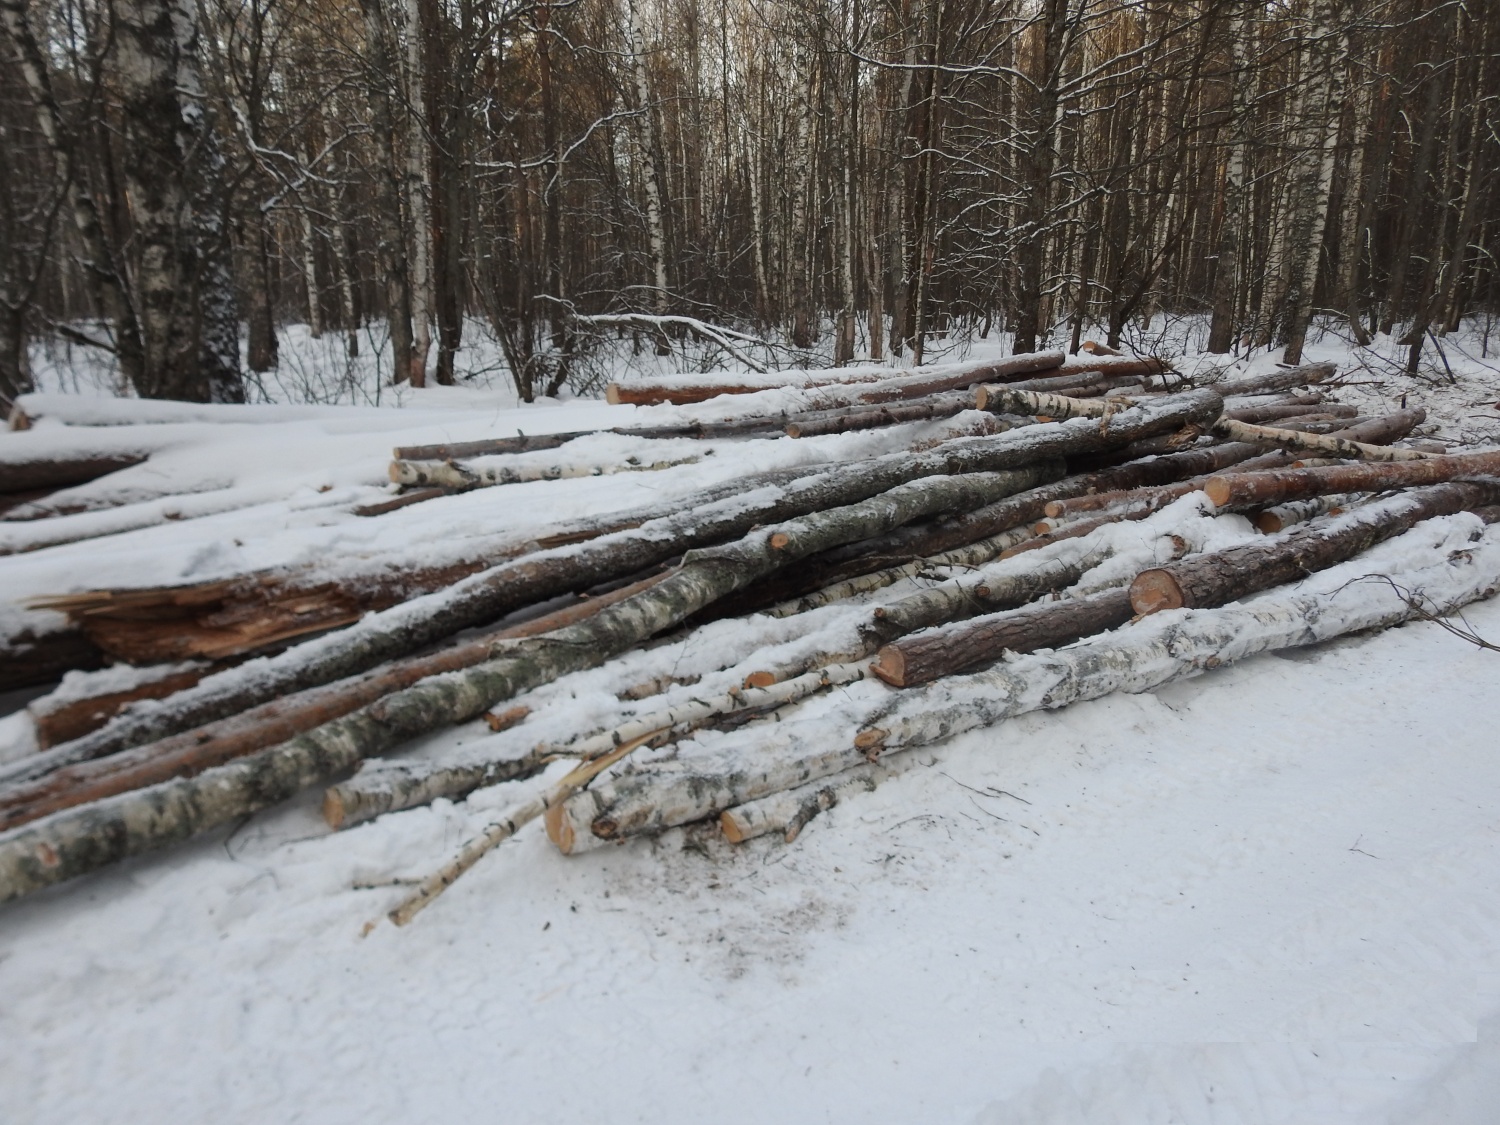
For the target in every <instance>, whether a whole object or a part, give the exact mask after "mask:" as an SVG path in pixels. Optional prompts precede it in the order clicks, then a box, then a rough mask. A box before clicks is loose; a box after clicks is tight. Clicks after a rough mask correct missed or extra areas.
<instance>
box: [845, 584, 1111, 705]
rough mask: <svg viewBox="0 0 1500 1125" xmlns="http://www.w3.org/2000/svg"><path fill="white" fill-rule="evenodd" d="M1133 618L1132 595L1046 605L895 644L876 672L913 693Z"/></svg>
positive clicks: (875, 666)
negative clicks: (920, 687) (946, 678)
mask: <svg viewBox="0 0 1500 1125" xmlns="http://www.w3.org/2000/svg"><path fill="white" fill-rule="evenodd" d="M1133 613H1134V610H1132V609H1131V606H1130V593H1129V591H1127V590H1109V591H1107V592H1105V593H1102V594H1095V595H1093V596H1092V597H1088V598H1067V599H1063V600H1062V601H1055V602H1043V603H1041V604H1040V605H1034V606H1027V607H1025V608H1024V609H1017V610H1012V611H1010V612H1008V613H998V614H993V615H991V616H989V617H981V618H979V619H978V620H975V621H966V622H964V623H963V624H960V625H949V626H946V627H944V628H939V629H933V630H930V631H928V632H925V633H922V634H920V635H918V636H915V637H908V638H906V639H905V640H900V641H893V642H892V643H891V644H888V645H885V646H884V647H883V648H881V650H880V653H879V655H877V656H876V658H875V663H874V664H872V665H871V666H870V667H871V669H872V670H873V671H874V673H875V674H876V675H877V676H879V677H880V678H881V679H882V680H884V681H885V682H886V683H888V684H890V685H891V686H892V687H912V686H914V685H916V684H925V683H928V682H930V681H932V680H936V679H938V678H940V677H942V676H951V675H953V674H954V673H955V672H962V671H965V670H967V669H969V668H973V667H975V666H976V665H979V664H991V663H994V662H995V661H996V660H999V659H1000V658H1001V657H1002V656H1004V655H1005V653H1006V652H1017V653H1024V652H1035V651H1036V650H1037V649H1039V648H1061V647H1062V646H1063V645H1066V644H1072V643H1073V642H1074V641H1076V640H1078V639H1079V638H1080V637H1087V636H1090V635H1092V634H1094V633H1102V632H1104V631H1105V630H1107V629H1115V628H1118V627H1119V626H1121V625H1123V624H1125V623H1126V622H1127V621H1129V620H1130V618H1131V615H1132V614H1133Z"/></svg>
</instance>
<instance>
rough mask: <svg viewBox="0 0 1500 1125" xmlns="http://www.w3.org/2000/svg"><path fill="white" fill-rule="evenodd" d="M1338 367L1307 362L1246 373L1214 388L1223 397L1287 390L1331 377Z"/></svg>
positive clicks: (1216, 384)
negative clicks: (1264, 371)
mask: <svg viewBox="0 0 1500 1125" xmlns="http://www.w3.org/2000/svg"><path fill="white" fill-rule="evenodd" d="M1337 371H1338V367H1337V366H1336V365H1334V364H1332V363H1307V364H1303V365H1302V366H1300V367H1285V368H1281V369H1279V370H1276V371H1271V372H1268V373H1266V374H1264V375H1247V376H1246V377H1245V378H1243V379H1231V380H1229V381H1228V382H1224V383H1215V384H1214V390H1216V391H1218V392H1219V393H1220V394H1221V395H1223V396H1224V397H1225V398H1228V397H1229V396H1230V395H1254V394H1263V393H1264V392H1266V391H1289V390H1291V389H1292V388H1293V387H1305V386H1307V385H1309V384H1311V383H1321V382H1323V381H1324V380H1326V379H1332V378H1333V376H1334V374H1335V373H1336V372H1337Z"/></svg>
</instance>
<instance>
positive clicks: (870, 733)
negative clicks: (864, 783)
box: [854, 727, 891, 761]
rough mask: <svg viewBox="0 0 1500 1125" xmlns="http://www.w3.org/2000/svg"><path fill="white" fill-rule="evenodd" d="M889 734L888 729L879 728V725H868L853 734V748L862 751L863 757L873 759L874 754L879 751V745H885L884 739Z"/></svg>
mask: <svg viewBox="0 0 1500 1125" xmlns="http://www.w3.org/2000/svg"><path fill="white" fill-rule="evenodd" d="M890 736H891V732H890V731H888V730H881V729H880V728H879V727H870V728H868V729H867V730H862V731H860V732H859V733H858V734H856V735H855V736H854V748H855V749H856V750H862V751H864V755H865V757H866V758H869V759H870V760H871V761H874V760H875V757H876V755H878V754H879V753H880V750H881V747H883V746H884V745H885V740H886V739H887V738H889V737H890Z"/></svg>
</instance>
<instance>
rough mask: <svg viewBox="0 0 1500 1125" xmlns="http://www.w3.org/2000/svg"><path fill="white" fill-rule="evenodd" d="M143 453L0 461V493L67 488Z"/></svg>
mask: <svg viewBox="0 0 1500 1125" xmlns="http://www.w3.org/2000/svg"><path fill="white" fill-rule="evenodd" d="M147 456H148V455H147V454H145V453H110V454H104V455H101V456H98V457H70V458H66V459H59V460H50V459H49V460H30V461H4V462H0V494H8V493H13V492H30V491H34V490H39V489H43V488H47V489H51V488H70V487H72V486H73V485H78V484H87V483H88V482H89V481H91V480H98V479H99V478H100V477H104V476H108V475H109V474H110V473H115V472H119V471H120V470H121V469H128V468H130V467H131V466H132V465H140V464H142V463H144V462H145V460H146V458H147Z"/></svg>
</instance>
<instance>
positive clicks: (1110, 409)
mask: <svg viewBox="0 0 1500 1125" xmlns="http://www.w3.org/2000/svg"><path fill="white" fill-rule="evenodd" d="M1131 405H1133V403H1131V402H1129V401H1124V402H1116V401H1112V400H1110V399H1097V400H1096V399H1079V398H1069V397H1067V396H1065V395H1058V394H1050V393H1048V392H1045V391H1022V390H1016V389H1015V388H1013V387H1007V386H1003V385H994V384H987V385H985V386H982V387H980V388H979V389H978V390H977V391H975V392H974V407H975V409H976V410H983V411H986V412H988V413H990V414H1031V415H1034V416H1038V417H1045V418H1047V419H1049V420H1055V419H1063V418H1103V417H1106V416H1108V415H1109V414H1112V413H1114V412H1115V411H1117V410H1124V409H1126V408H1127V407H1129V406H1131Z"/></svg>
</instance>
